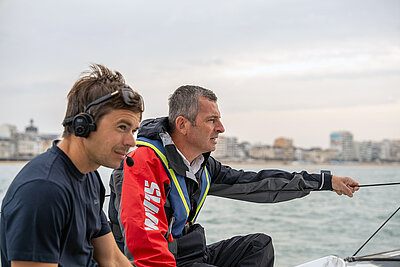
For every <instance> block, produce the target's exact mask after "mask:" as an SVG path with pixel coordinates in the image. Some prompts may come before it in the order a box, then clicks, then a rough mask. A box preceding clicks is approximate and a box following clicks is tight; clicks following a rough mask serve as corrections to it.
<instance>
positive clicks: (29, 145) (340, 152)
mask: <svg viewBox="0 0 400 267" xmlns="http://www.w3.org/2000/svg"><path fill="white" fill-rule="evenodd" d="M58 138H60V137H59V136H58V135H54V134H41V133H39V130H38V128H37V127H36V126H35V125H34V123H33V120H31V121H30V124H29V125H28V126H27V127H26V128H25V131H24V132H18V130H17V127H16V126H14V125H11V124H2V125H0V161H6V160H7V161H16V160H30V159H32V158H33V157H35V156H37V155H39V154H41V153H43V152H44V151H46V150H47V149H48V148H49V147H51V145H52V142H53V140H54V139H58ZM329 138H330V147H329V148H328V149H322V148H320V147H313V148H307V149H306V148H301V147H296V146H295V145H294V140H293V139H292V138H288V137H278V138H276V139H275V140H274V142H273V145H269V144H259V143H258V144H251V143H249V142H239V141H238V138H237V137H228V136H225V135H220V136H219V138H218V143H217V146H216V150H215V151H214V152H212V156H213V157H215V158H217V159H219V160H221V161H222V162H224V161H231V162H250V163H251V162H265V161H280V162H285V163H288V162H301V163H316V164H321V163H349V162H351V163H357V162H360V163H363V162H366V163H377V164H379V163H394V162H396V163H400V139H398V140H389V139H385V140H382V141H371V140H367V141H355V140H354V139H353V134H352V133H350V132H348V131H336V132H332V133H331V134H330V136H329Z"/></svg>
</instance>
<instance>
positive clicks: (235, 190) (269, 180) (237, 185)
mask: <svg viewBox="0 0 400 267" xmlns="http://www.w3.org/2000/svg"><path fill="white" fill-rule="evenodd" d="M206 166H207V168H208V169H209V171H210V175H211V177H212V183H211V187H210V191H209V194H210V195H215V196H220V197H226V198H232V199H239V200H246V201H251V202H259V203H275V202H281V201H286V200H291V199H294V198H299V197H304V196H306V195H308V194H309V193H310V191H311V190H313V189H321V190H331V189H332V183H331V180H332V176H331V175H329V174H324V176H323V177H322V176H321V175H320V174H309V173H307V172H306V171H302V172H300V173H295V172H294V173H289V172H286V171H282V170H274V169H270V170H261V171H259V172H252V171H243V170H235V169H232V168H231V167H229V166H225V165H222V164H221V163H220V162H218V161H217V160H215V159H214V158H212V157H210V158H209V159H208V161H207V164H206Z"/></svg>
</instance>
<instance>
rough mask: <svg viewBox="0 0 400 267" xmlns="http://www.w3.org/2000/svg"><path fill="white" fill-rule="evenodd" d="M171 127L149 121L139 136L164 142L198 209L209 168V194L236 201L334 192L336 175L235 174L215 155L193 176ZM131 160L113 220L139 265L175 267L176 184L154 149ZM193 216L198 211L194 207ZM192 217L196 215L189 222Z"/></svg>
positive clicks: (172, 165) (159, 120)
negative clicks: (171, 233) (171, 231)
mask: <svg viewBox="0 0 400 267" xmlns="http://www.w3.org/2000/svg"><path fill="white" fill-rule="evenodd" d="M167 125H168V119H167V118H165V117H164V118H157V119H149V120H145V121H143V122H142V124H141V126H140V129H139V132H138V138H140V137H145V138H148V139H153V140H160V141H161V142H162V143H163V145H164V149H165V156H166V159H167V161H168V164H169V168H171V169H173V170H174V172H176V173H177V174H179V175H182V176H184V177H185V179H186V185H187V191H188V194H189V197H190V201H191V205H192V206H196V203H197V202H198V198H199V196H200V188H201V184H199V181H200V179H199V176H200V175H201V173H202V172H203V170H204V167H206V168H207V170H208V172H209V174H210V177H211V185H210V189H209V191H208V194H209V195H214V196H220V197H226V198H231V199H238V200H245V201H251V202H258V203H275V202H281V201H286V200H291V199H295V198H300V197H304V196H306V195H308V194H309V193H310V191H311V190H313V189H321V190H331V189H332V184H331V179H332V176H331V175H329V174H324V175H320V174H309V173H307V172H305V171H303V172H300V173H289V172H285V171H281V170H274V169H271V170H262V171H259V172H253V171H243V170H235V169H232V168H231V167H229V166H225V165H223V164H221V163H220V162H219V161H217V160H216V159H214V158H213V157H212V156H210V153H205V154H203V156H204V162H203V164H202V166H201V168H200V170H199V171H198V172H197V173H196V174H195V175H193V174H192V173H191V172H190V171H189V167H188V166H187V165H186V164H185V162H184V161H183V159H182V157H181V156H180V154H179V153H178V151H177V149H176V147H175V145H174V144H173V142H172V139H171V138H170V136H169V134H168V130H167V127H168V126H167ZM130 156H131V157H132V158H133V160H134V162H135V164H134V166H133V167H128V166H127V165H126V163H124V167H123V186H122V193H121V201H120V203H119V199H118V196H119V193H118V192H112V194H114V196H116V198H115V200H114V201H113V203H110V208H111V209H114V210H118V213H117V212H114V213H112V212H111V213H110V214H114V215H113V216H114V218H110V219H111V221H116V218H115V216H118V220H119V222H120V226H121V229H122V234H123V236H124V237H125V251H124V252H125V254H126V255H127V256H128V257H130V258H131V260H134V263H135V264H136V265H137V266H176V262H175V258H174V256H173V255H172V253H171V252H170V251H169V250H168V241H167V239H166V238H165V235H166V233H167V231H168V224H169V219H170V217H171V214H172V210H171V205H170V202H169V200H168V193H169V190H170V188H171V181H170V179H169V178H168V175H167V174H166V172H165V169H164V167H163V164H162V162H161V161H160V159H159V157H158V156H157V155H156V153H155V151H154V150H153V149H152V148H150V147H146V146H140V147H138V148H137V149H136V150H134V151H133V152H131V154H130ZM114 174H115V175H114ZM120 174H121V170H119V175H118V171H116V172H114V173H113V175H112V179H111V182H110V184H120V179H122V176H121V175H120ZM115 179H117V181H116V180H115ZM118 179H119V181H118ZM115 188H118V186H117V187H115ZM112 189H113V188H112ZM114 190H115V189H114ZM194 210H195V209H194ZM191 212H195V211H193V209H192V211H191ZM116 214H118V215H116ZM191 216H194V214H191V215H190V216H189V218H190V217H191ZM170 241H171V240H170Z"/></svg>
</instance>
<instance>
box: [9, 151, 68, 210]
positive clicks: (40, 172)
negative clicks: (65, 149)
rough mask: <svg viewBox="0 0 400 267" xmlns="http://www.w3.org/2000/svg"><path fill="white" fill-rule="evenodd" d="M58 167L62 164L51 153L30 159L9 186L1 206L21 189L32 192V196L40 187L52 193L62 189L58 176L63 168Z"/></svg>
mask: <svg viewBox="0 0 400 267" xmlns="http://www.w3.org/2000/svg"><path fill="white" fill-rule="evenodd" d="M60 165H63V163H62V162H60V161H59V160H57V155H55V154H54V153H51V151H47V152H45V153H43V154H41V155H39V156H38V157H36V158H34V159H32V160H31V161H30V162H28V163H27V164H26V165H25V166H24V167H23V168H22V169H21V171H20V172H19V173H18V174H17V176H16V177H15V178H14V180H13V181H12V183H11V184H10V186H9V188H8V190H7V194H6V196H5V198H4V201H3V204H4V202H6V201H7V200H10V199H12V198H13V197H14V195H15V194H16V193H17V192H18V191H19V190H20V188H21V187H24V189H25V190H30V191H32V194H36V192H37V190H39V189H41V187H44V188H53V191H54V190H56V191H57V190H58V189H60V188H62V187H64V185H63V179H60V176H59V174H60V168H61V169H62V168H63V167H61V166H60ZM57 173H58V174H57ZM49 193H51V192H49Z"/></svg>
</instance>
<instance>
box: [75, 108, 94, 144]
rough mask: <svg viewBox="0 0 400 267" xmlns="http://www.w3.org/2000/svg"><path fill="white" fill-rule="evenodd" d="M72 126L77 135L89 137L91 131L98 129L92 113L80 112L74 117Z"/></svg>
mask: <svg viewBox="0 0 400 267" xmlns="http://www.w3.org/2000/svg"><path fill="white" fill-rule="evenodd" d="M72 128H73V129H74V134H75V136H80V137H84V138H88V136H89V134H90V132H92V131H96V124H95V123H94V119H93V117H92V115H90V114H88V113H80V114H78V115H76V116H75V117H74V119H73V121H72Z"/></svg>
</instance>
